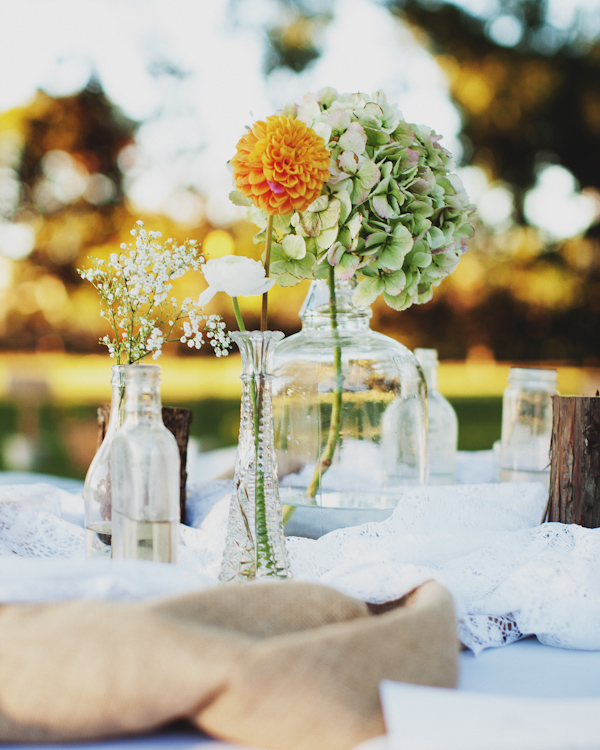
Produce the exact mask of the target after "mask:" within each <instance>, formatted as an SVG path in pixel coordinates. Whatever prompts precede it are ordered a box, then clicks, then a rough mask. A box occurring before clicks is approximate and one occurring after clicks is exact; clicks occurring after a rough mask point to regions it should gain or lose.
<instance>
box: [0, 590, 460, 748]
mask: <svg viewBox="0 0 600 750" xmlns="http://www.w3.org/2000/svg"><path fill="white" fill-rule="evenodd" d="M374 609H377V608H370V607H369V606H368V605H365V604H364V603H362V602H359V601H356V600H354V599H351V598H349V597H347V596H344V595H343V594H340V593H338V592H337V591H335V590H333V589H329V588H326V587H324V586H321V585H317V584H314V585H313V584H309V583H301V582H284V583H266V584H248V585H243V586H236V585H228V586H220V587H217V588H214V589H210V590H207V591H202V592H198V593H193V594H186V595H184V596H179V597H177V598H171V599H168V600H161V601H156V600H155V601H151V602H148V601H145V602H109V601H108V602H106V601H81V600H77V601H71V602H62V603H58V604H46V605H22V604H21V605H5V606H2V607H0V742H3V743H6V742H23V743H25V742H67V741H75V740H87V739H96V738H98V739H99V738H108V737H116V736H122V735H126V734H130V733H137V732H142V731H150V730H153V729H155V728H157V727H160V726H162V725H165V724H167V723H169V722H171V721H173V720H176V719H181V718H185V719H188V720H189V721H190V722H192V723H193V724H195V725H197V726H198V727H200V728H202V729H204V730H205V731H207V732H209V733H211V734H213V735H215V736H216V737H220V738H223V739H227V740H230V741H233V742H240V743H243V744H247V745H253V746H257V747H264V748H273V749H274V750H346V749H347V748H352V747H353V746H354V745H356V744H357V743H359V742H361V741H362V740H365V739H367V738H369V737H372V736H374V735H377V734H381V733H382V732H383V731H384V727H383V720H382V715H381V709H380V705H379V698H378V684H379V682H380V680H382V679H392V680H400V681H404V682H413V683H419V684H425V685H439V686H444V687H452V686H454V685H455V684H456V680H457V675H458V648H459V646H458V640H457V636H456V623H455V619H454V611H453V606H452V601H451V599H450V595H449V594H448V593H447V592H446V590H445V589H443V588H442V587H441V586H440V585H438V584H437V583H433V582H430V583H427V584H425V585H423V586H421V587H420V588H418V589H416V590H415V591H414V592H413V593H412V594H410V595H409V596H408V597H406V598H405V599H404V600H403V601H402V602H400V604H399V606H397V607H396V608H395V609H394V608H386V607H384V608H383V609H384V610H386V609H387V611H382V612H381V613H380V614H374Z"/></svg>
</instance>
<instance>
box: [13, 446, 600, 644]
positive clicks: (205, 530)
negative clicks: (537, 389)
mask: <svg viewBox="0 0 600 750" xmlns="http://www.w3.org/2000/svg"><path fill="white" fill-rule="evenodd" d="M489 454H491V452H483V453H481V454H473V455H472V456H468V457H465V456H463V457H462V459H461V462H462V469H461V468H460V466H461V462H459V475H460V472H461V471H462V472H463V474H464V469H465V467H466V466H467V465H468V464H469V462H470V463H471V466H472V467H473V470H472V472H471V475H473V476H478V478H483V479H485V478H486V477H487V476H489V472H490V470H491V467H492V461H493V458H492V457H491V456H490V455H489ZM462 478H463V479H464V476H463V477H462ZM6 479H9V478H6V477H5V480H6ZM67 486H69V485H67ZM229 490H230V484H229V482H227V481H207V482H204V483H200V484H194V485H191V487H190V488H189V498H188V514H189V520H190V523H191V524H192V526H190V527H187V526H184V527H182V528H181V546H180V564H179V565H177V566H170V565H162V564H157V563H143V562H135V561H117V560H86V559H85V557H84V548H85V544H84V530H83V524H82V515H83V507H82V506H83V502H82V498H81V492H80V491H79V492H73V491H67V490H66V489H62V488H60V487H57V486H54V484H48V483H39V484H4V485H1V486H0V601H2V602H24V601H27V602H32V601H52V600H58V599H65V598H71V597H95V598H124V599H127V598H129V599H132V598H140V597H149V596H159V595H167V594H171V593H177V592H181V591H187V590H191V589H198V588H204V587H207V586H213V585H216V583H217V576H218V572H219V565H220V558H221V554H222V550H223V546H224V540H225V531H226V521H227V512H228V501H229ZM546 498H547V493H546V491H545V490H544V488H543V486H542V485H541V484H535V483H532V484H508V483H507V484H495V483H489V482H488V483H481V484H471V485H468V484H459V485H454V486H447V487H417V488H411V489H407V490H406V492H405V493H404V494H403V495H402V497H401V499H400V502H399V504H398V506H397V508H396V509H395V511H394V512H393V514H392V515H391V516H390V517H389V518H386V519H385V520H383V521H380V522H373V523H366V524H363V525H360V526H353V527H349V528H343V529H338V530H336V531H333V532H331V533H329V534H326V535H325V536H323V537H321V538H320V539H307V538H299V537H289V538H288V548H289V553H290V558H291V565H292V572H293V575H294V577H295V578H297V579H300V580H311V581H319V582H321V583H323V584H325V585H328V586H332V587H334V588H336V589H339V590H341V591H343V592H345V593H347V594H349V595H351V596H355V597H357V598H360V599H363V600H367V601H371V602H385V601H390V600H393V599H396V598H398V597H401V596H403V595H404V594H406V593H408V592H409V591H411V590H412V589H413V588H414V587H415V586H418V585H419V584H421V583H423V582H424V581H426V580H429V579H432V578H433V579H436V580H438V581H439V582H440V583H442V584H443V585H445V586H446V587H447V588H448V589H449V590H450V592H451V593H452V595H453V597H454V602H455V606H456V610H457V615H458V618H459V632H460V637H461V640H462V641H463V643H464V644H465V645H466V646H467V647H469V648H470V649H472V650H473V651H474V652H476V653H477V652H479V651H481V650H482V649H484V648H487V647H490V646H501V645H503V644H506V643H511V642H513V641H515V640H517V639H519V638H521V637H522V636H524V635H530V634H534V635H536V636H537V637H538V639H539V640H540V641H542V642H543V643H545V644H547V645H552V646H561V647H564V648H574V649H600V529H584V528H582V527H580V526H576V525H563V524H557V523H550V524H543V525H540V519H541V517H542V514H543V510H544V507H545V504H546Z"/></svg>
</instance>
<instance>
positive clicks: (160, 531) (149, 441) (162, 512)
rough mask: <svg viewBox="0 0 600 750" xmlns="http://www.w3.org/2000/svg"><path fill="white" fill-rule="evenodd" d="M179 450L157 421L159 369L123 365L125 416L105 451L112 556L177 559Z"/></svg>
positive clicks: (157, 560) (163, 560)
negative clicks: (108, 453)
mask: <svg viewBox="0 0 600 750" xmlns="http://www.w3.org/2000/svg"><path fill="white" fill-rule="evenodd" d="M179 465H180V459H179V449H178V447H177V441H176V440H175V438H174V437H173V435H172V434H171V433H170V432H169V430H168V429H167V428H166V427H165V425H164V424H163V420H162V410H161V398H160V367H159V366H158V365H126V366H125V419H124V421H123V424H122V426H121V427H120V429H119V430H118V431H117V433H116V435H115V437H114V440H113V448H112V451H111V475H112V489H113V493H112V494H113V557H118V558H129V559H136V560H152V561H155V562H167V563H176V562H177V550H178V546H179V516H180V507H179V468H180V466H179Z"/></svg>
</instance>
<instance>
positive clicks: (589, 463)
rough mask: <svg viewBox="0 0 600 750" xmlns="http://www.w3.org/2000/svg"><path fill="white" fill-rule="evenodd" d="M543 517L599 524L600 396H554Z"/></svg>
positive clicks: (591, 525)
mask: <svg viewBox="0 0 600 750" xmlns="http://www.w3.org/2000/svg"><path fill="white" fill-rule="evenodd" d="M550 454H551V461H550V494H549V497H548V507H547V509H546V516H545V519H544V520H548V521H558V522H560V523H577V524H580V525H581V526H587V527H588V528H597V527H598V526H600V397H599V396H553V397H552V439H551V443H550Z"/></svg>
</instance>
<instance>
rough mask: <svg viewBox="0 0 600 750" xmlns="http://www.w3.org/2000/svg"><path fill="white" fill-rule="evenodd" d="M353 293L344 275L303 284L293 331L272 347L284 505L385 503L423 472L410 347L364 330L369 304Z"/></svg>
mask: <svg viewBox="0 0 600 750" xmlns="http://www.w3.org/2000/svg"><path fill="white" fill-rule="evenodd" d="M332 286H333V287H334V288H333V292H334V294H333V296H332V294H331V292H332ZM353 291H354V285H353V283H352V282H347V281H339V280H335V283H333V281H332V280H330V282H329V284H328V283H327V282H326V281H314V282H312V284H311V287H310V289H309V293H308V296H307V298H306V301H305V303H304V306H303V308H302V310H301V312H300V317H301V318H302V330H301V331H300V333H297V334H295V335H293V336H290V337H288V338H286V339H284V340H283V341H281V342H280V343H279V344H278V345H277V348H276V350H275V357H274V363H273V375H274V379H273V415H274V428H275V448H276V451H277V463H278V466H279V475H280V496H281V502H282V503H283V504H286V505H290V506H316V507H327V508H339V509H345V510H347V509H356V508H361V509H364V508H369V509H381V508H393V507H394V506H395V505H396V502H397V500H398V493H399V492H400V491H401V488H402V487H403V486H404V485H407V484H421V483H424V482H426V479H427V427H426V425H427V404H426V389H425V381H424V378H423V374H422V372H421V369H420V367H419V365H418V362H417V360H416V358H415V356H414V354H413V353H412V352H411V351H409V350H408V349H407V348H406V347H405V346H403V345H402V344H400V343H399V342H397V341H395V340H394V339H391V338H390V337H389V336H384V335H382V334H380V333H376V332H375V331H373V330H371V327H370V319H371V316H372V312H371V309H370V308H357V307H355V305H354V304H353V302H352V295H353ZM338 515H339V516H340V520H341V516H342V515H348V514H347V513H344V512H341V513H340V514H338Z"/></svg>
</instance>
